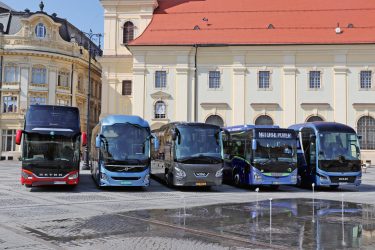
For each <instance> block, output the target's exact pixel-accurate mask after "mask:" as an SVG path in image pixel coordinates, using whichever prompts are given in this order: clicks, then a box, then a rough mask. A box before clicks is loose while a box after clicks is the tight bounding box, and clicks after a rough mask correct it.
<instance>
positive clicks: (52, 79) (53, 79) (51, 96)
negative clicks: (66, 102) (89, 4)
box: [47, 67, 57, 105]
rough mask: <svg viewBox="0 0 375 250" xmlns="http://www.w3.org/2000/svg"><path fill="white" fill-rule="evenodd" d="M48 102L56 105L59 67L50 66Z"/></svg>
mask: <svg viewBox="0 0 375 250" xmlns="http://www.w3.org/2000/svg"><path fill="white" fill-rule="evenodd" d="M47 81H48V82H47V83H48V104H50V105H56V86H57V68H56V67H49V69H48V76H47Z"/></svg>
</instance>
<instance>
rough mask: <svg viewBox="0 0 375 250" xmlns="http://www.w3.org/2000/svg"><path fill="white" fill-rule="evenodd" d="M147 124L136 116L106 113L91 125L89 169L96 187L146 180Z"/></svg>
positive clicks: (142, 183) (139, 183)
mask: <svg viewBox="0 0 375 250" xmlns="http://www.w3.org/2000/svg"><path fill="white" fill-rule="evenodd" d="M151 138H152V136H151V133H150V126H149V124H148V122H147V121H145V120H143V119H142V118H140V117H138V116H128V115H110V116H107V117H105V118H103V119H102V120H101V121H100V122H99V123H98V124H97V125H96V126H95V128H94V129H93V132H92V139H91V145H92V146H91V153H90V159H91V164H90V166H91V167H90V169H91V174H92V177H93V179H94V181H95V182H96V184H97V185H98V187H105V186H138V187H142V186H143V187H145V186H149V184H150V178H149V177H150V164H151V157H150V142H151Z"/></svg>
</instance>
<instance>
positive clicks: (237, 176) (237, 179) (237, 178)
mask: <svg viewBox="0 0 375 250" xmlns="http://www.w3.org/2000/svg"><path fill="white" fill-rule="evenodd" d="M233 183H234V185H235V186H240V185H241V181H240V174H238V173H236V174H234V177H233Z"/></svg>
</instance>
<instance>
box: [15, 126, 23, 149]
mask: <svg viewBox="0 0 375 250" xmlns="http://www.w3.org/2000/svg"><path fill="white" fill-rule="evenodd" d="M22 134H23V130H20V129H19V130H17V133H16V145H21V139H22Z"/></svg>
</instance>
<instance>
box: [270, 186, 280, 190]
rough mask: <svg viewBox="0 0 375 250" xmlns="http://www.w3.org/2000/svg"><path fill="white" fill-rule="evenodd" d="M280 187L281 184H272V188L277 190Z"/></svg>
mask: <svg viewBox="0 0 375 250" xmlns="http://www.w3.org/2000/svg"><path fill="white" fill-rule="evenodd" d="M279 187H280V185H270V189H271V190H273V191H275V190H278V189H279Z"/></svg>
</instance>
